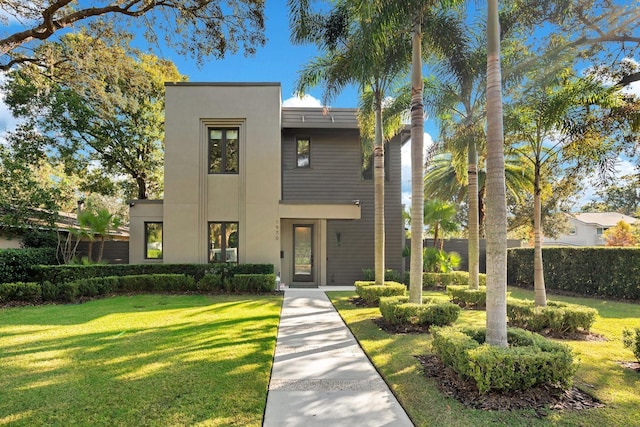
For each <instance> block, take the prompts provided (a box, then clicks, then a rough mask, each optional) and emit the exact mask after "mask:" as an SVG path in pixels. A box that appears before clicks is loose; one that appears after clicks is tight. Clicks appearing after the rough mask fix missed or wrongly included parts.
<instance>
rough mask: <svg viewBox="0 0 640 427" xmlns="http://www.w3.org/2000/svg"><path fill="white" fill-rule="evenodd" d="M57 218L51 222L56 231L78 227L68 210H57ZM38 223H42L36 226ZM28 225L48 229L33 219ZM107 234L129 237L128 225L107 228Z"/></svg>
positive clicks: (76, 220) (118, 237)
mask: <svg viewBox="0 0 640 427" xmlns="http://www.w3.org/2000/svg"><path fill="white" fill-rule="evenodd" d="M57 219H58V220H57V221H56V222H55V223H54V224H53V226H54V229H55V230H57V231H67V230H68V229H69V228H73V229H75V230H78V229H80V225H79V224H78V216H77V215H76V214H75V213H70V212H58V218H57ZM38 223H40V224H42V225H40V226H38V225H37V224H38ZM28 227H42V228H46V229H48V228H49V227H48V226H47V225H45V224H44V223H42V222H40V221H38V220H34V225H32V226H28ZM11 228H12V229H14V230H20V228H22V227H20V228H16V227H11ZM108 236H109V237H111V238H113V239H118V240H121V239H128V238H129V227H127V226H124V225H121V226H120V227H118V228H117V229H113V230H109V233H108Z"/></svg>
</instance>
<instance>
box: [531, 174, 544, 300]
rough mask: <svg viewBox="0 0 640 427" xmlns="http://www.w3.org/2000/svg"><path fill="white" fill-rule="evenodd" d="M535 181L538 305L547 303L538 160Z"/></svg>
mask: <svg viewBox="0 0 640 427" xmlns="http://www.w3.org/2000/svg"><path fill="white" fill-rule="evenodd" d="M534 173H535V176H534V181H533V289H534V290H535V304H536V307H545V306H546V305H547V294H546V291H545V286H544V266H543V264H542V201H541V196H540V193H541V190H540V164H539V163H538V162H536V166H535V171H534Z"/></svg>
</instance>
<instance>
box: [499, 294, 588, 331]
mask: <svg viewBox="0 0 640 427" xmlns="http://www.w3.org/2000/svg"><path fill="white" fill-rule="evenodd" d="M597 314H598V310H596V309H595V308H591V307H585V306H582V305H577V304H568V303H563V302H556V301H547V306H546V307H536V306H535V304H534V302H533V301H531V300H521V299H514V298H508V299H507V317H508V318H509V325H510V326H515V327H518V328H523V329H527V330H529V331H533V332H541V331H549V332H551V333H557V334H563V333H572V332H578V331H580V330H582V331H584V332H589V331H590V330H591V327H592V326H593V323H594V322H595V320H596V316H597Z"/></svg>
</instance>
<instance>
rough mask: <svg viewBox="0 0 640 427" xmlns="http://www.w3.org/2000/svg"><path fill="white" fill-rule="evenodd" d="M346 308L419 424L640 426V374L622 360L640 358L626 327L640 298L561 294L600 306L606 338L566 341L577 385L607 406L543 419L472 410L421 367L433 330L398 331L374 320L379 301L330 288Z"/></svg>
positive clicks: (639, 312) (479, 320)
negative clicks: (372, 303) (363, 303)
mask: <svg viewBox="0 0 640 427" xmlns="http://www.w3.org/2000/svg"><path fill="white" fill-rule="evenodd" d="M509 290H510V291H511V296H512V297H515V298H528V299H533V292H530V291H526V290H522V289H517V288H513V289H511V288H510V289H509ZM424 295H425V296H429V297H433V298H436V299H439V300H443V301H446V300H447V299H448V298H447V296H446V295H445V294H443V293H439V292H425V293H424ZM329 296H330V298H331V300H332V301H333V303H334V305H335V306H336V308H337V309H338V311H339V312H340V315H341V316H342V318H343V319H344V320H345V322H346V323H347V324H348V325H349V327H350V328H351V331H352V332H353V334H354V335H355V336H356V338H357V339H358V341H359V342H360V345H361V346H362V348H363V349H364V350H365V352H366V353H367V354H368V355H369V358H370V359H371V360H372V361H373V363H374V365H375V366H376V367H377V369H378V370H379V371H380V372H381V373H382V375H383V377H384V378H385V380H386V381H387V383H388V384H389V386H390V387H391V388H392V390H393V392H394V393H395V394H396V396H397V397H398V400H399V401H400V402H401V404H402V406H403V407H404V408H405V410H406V411H407V413H408V414H409V416H410V417H411V419H412V420H413V421H414V423H415V424H416V425H417V426H487V425H508V426H538V425H540V426H542V425H563V426H564V425H566V426H632V425H640V393H639V392H638V390H639V389H638V386H639V385H640V374H639V373H636V372H633V371H631V370H629V369H626V368H623V367H622V366H620V365H619V364H618V363H617V361H634V357H633V354H632V353H631V351H630V350H628V349H625V348H624V347H623V345H622V329H623V328H624V327H640V305H638V304H628V303H622V302H612V301H603V300H598V299H588V298H570V297H559V296H558V297H556V296H554V295H550V296H549V297H550V299H551V300H557V301H566V302H570V303H576V304H583V305H587V306H589V307H594V308H596V309H598V311H599V312H600V316H599V317H598V318H597V320H596V322H595V324H594V326H593V328H592V332H594V333H596V334H601V335H604V336H605V337H606V339H607V341H595V342H590V341H564V342H566V343H567V344H569V345H570V346H571V347H572V348H573V350H574V354H575V355H576V356H577V359H578V363H579V368H578V372H577V374H576V376H575V379H574V385H576V386H577V387H579V388H580V389H582V390H584V391H586V392H588V393H589V394H592V395H594V396H595V397H597V398H598V399H600V400H601V401H602V402H603V403H605V405H606V407H604V408H598V409H588V410H581V411H549V412H548V415H547V417H545V418H542V419H540V418H537V417H536V415H535V414H534V412H533V411H530V410H522V411H512V412H499V411H483V410H475V409H467V408H465V407H464V406H463V405H461V404H460V403H459V402H458V401H456V400H455V399H453V398H448V397H445V396H444V395H443V394H441V393H440V392H439V391H438V389H437V388H436V385H435V381H434V380H433V379H431V378H426V377H424V375H423V374H422V370H421V367H420V365H419V363H418V361H417V359H416V358H415V356H416V355H421V354H428V353H431V348H430V342H431V336H430V335H429V334H425V335H414V334H406V335H393V334H388V333H386V332H384V331H382V330H380V328H378V327H377V326H376V325H375V324H374V323H373V322H372V321H371V320H372V319H374V318H376V317H380V311H379V309H378V308H359V307H355V306H353V305H352V304H351V303H350V302H349V301H348V299H349V298H350V297H353V296H354V293H353V292H330V293H329ZM484 323H485V312H484V311H480V310H463V311H462V313H461V314H460V318H459V319H458V321H457V322H456V323H455V324H456V325H477V326H484Z"/></svg>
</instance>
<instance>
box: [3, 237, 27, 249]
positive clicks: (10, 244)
mask: <svg viewBox="0 0 640 427" xmlns="http://www.w3.org/2000/svg"><path fill="white" fill-rule="evenodd" d="M21 244H22V239H21V238H20V237H15V236H14V237H11V238H8V237H6V236H0V249H20V248H21V247H22V246H20V245H21Z"/></svg>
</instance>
